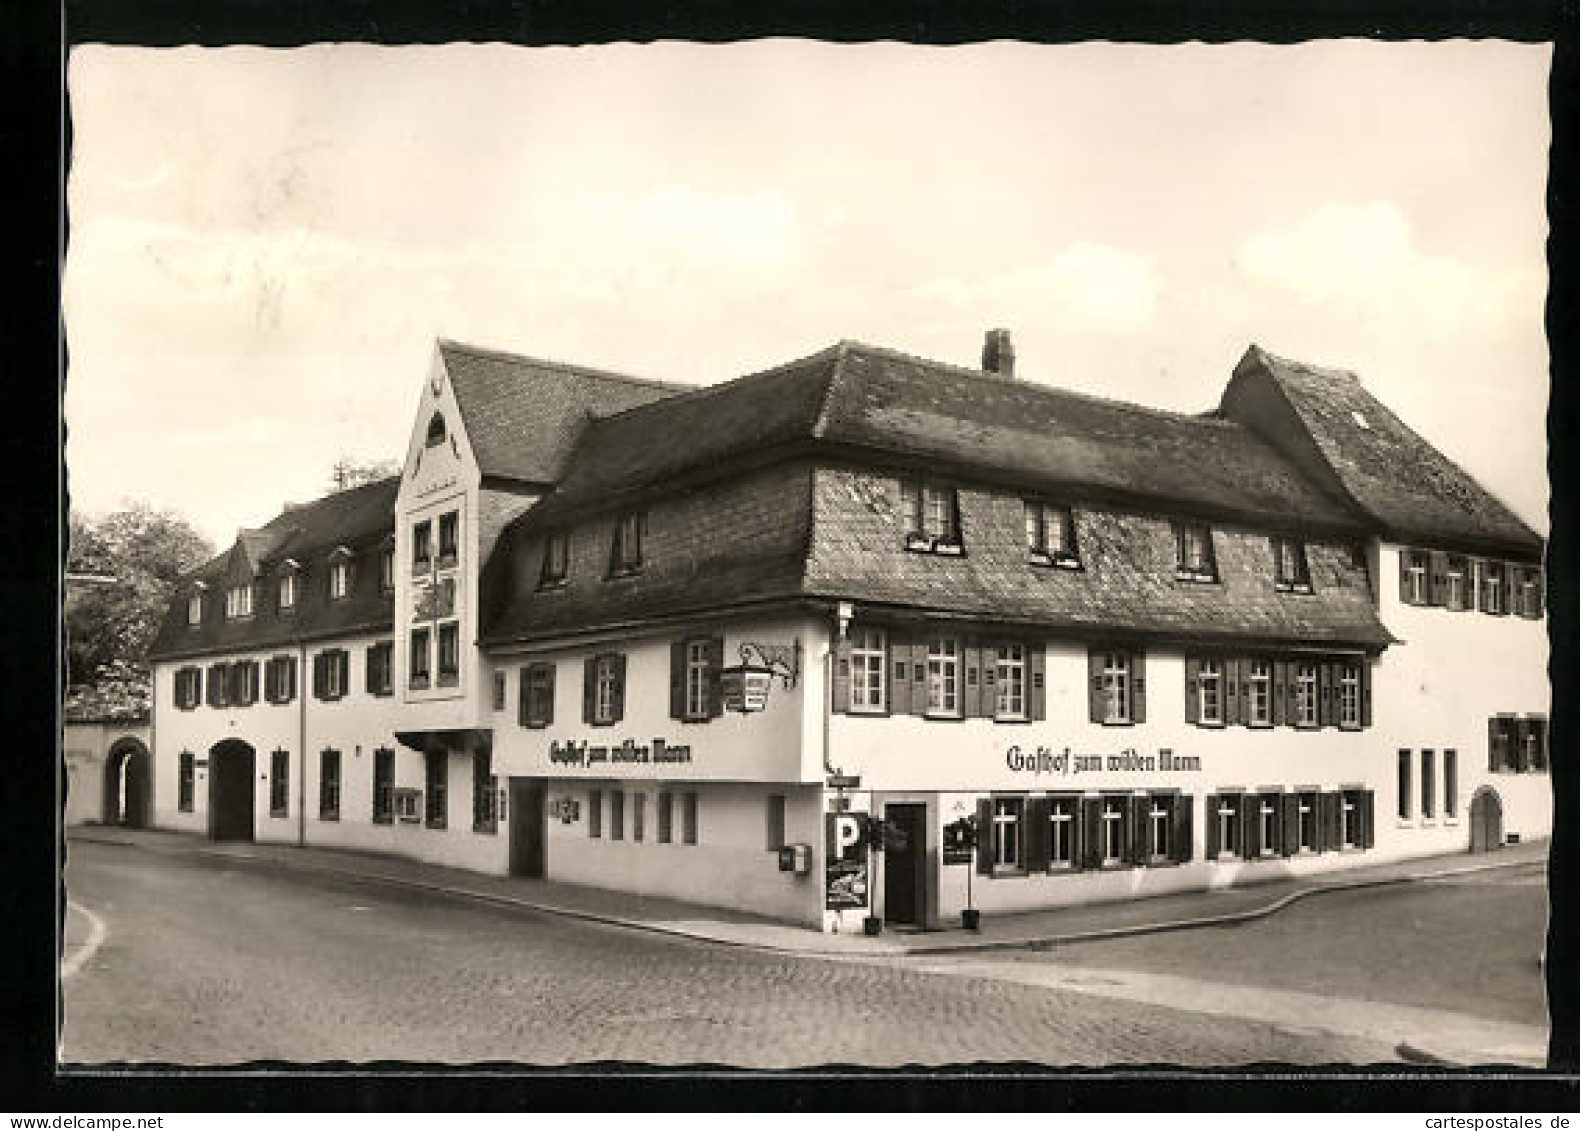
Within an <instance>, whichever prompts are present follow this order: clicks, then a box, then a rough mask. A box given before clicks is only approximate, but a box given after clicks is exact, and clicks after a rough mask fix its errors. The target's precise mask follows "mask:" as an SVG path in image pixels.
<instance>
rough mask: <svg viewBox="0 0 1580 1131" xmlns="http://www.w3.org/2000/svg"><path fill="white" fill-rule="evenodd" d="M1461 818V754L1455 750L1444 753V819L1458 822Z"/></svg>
mask: <svg viewBox="0 0 1580 1131" xmlns="http://www.w3.org/2000/svg"><path fill="white" fill-rule="evenodd" d="M1458 817H1459V754H1458V752H1456V751H1453V750H1445V751H1443V819H1444V820H1445V821H1453V820H1457V819H1458Z"/></svg>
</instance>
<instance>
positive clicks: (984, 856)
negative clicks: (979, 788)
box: [977, 798, 993, 876]
mask: <svg viewBox="0 0 1580 1131" xmlns="http://www.w3.org/2000/svg"><path fill="white" fill-rule="evenodd" d="M977 874H978V875H983V876H991V875H992V874H993V801H992V799H991V798H982V799H981V800H979V801H978V802H977Z"/></svg>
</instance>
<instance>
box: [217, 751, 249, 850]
mask: <svg viewBox="0 0 1580 1131" xmlns="http://www.w3.org/2000/svg"><path fill="white" fill-rule="evenodd" d="M257 772H258V767H257V756H256V755H255V754H254V753H253V749H252V747H250V746H248V745H247V744H246V743H245V742H241V741H239V740H237V739H227V740H226V741H224V742H221V743H220V744H219V745H218V746H216V747H214V749H212V750H210V751H209V752H208V835H209V838H210V839H212V840H251V839H252V838H253V819H252V807H253V798H254V796H255V793H256V789H257V785H256V782H255V781H254V780H253V779H254V778H255V777H256V775H257Z"/></svg>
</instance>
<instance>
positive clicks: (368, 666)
mask: <svg viewBox="0 0 1580 1131" xmlns="http://www.w3.org/2000/svg"><path fill="white" fill-rule="evenodd" d="M377 649H378V645H377V644H371V645H369V646H368V649H367V651H366V652H365V653H364V654H363V656H362V690H364V691H366V692H367V693H368V694H369V695H371V694H373V692H375V691H377V690H378V687H377V686H376V685H375V683H374V682H373V667H374V664H373V653H374V652H375V651H376V650H377Z"/></svg>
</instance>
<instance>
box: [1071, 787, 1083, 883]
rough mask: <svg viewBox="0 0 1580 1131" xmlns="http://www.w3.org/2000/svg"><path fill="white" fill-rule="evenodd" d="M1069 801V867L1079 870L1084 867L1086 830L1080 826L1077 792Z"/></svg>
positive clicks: (1079, 802)
mask: <svg viewBox="0 0 1580 1131" xmlns="http://www.w3.org/2000/svg"><path fill="white" fill-rule="evenodd" d="M1068 800H1069V803H1070V825H1069V828H1070V867H1071V868H1072V869H1074V870H1075V871H1077V872H1078V871H1080V870H1081V869H1082V868H1085V867H1086V830H1085V829H1083V828H1082V827H1081V825H1082V821H1083V814H1082V810H1081V798H1080V795H1079V794H1075V795H1071V796H1070V797H1069V798H1068Z"/></svg>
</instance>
